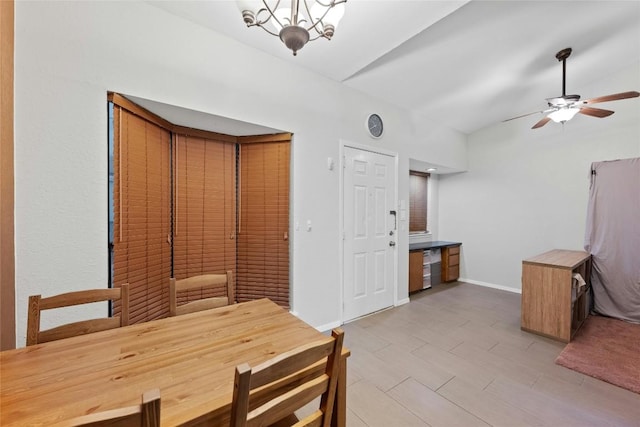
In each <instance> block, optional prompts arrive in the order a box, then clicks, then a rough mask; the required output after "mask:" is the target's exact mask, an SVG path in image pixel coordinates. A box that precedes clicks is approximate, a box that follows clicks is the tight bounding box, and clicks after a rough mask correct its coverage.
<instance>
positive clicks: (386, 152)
mask: <svg viewBox="0 0 640 427" xmlns="http://www.w3.org/2000/svg"><path fill="white" fill-rule="evenodd" d="M345 147H349V148H354V149H356V150H362V151H368V152H371V153H377V154H383V155H385V156H390V157H393V160H394V162H395V169H396V170H395V176H394V177H393V179H394V181H395V200H394V201H393V203H394V206H395V208H396V212H398V163H399V162H398V153H397V152H395V151H390V150H385V149H382V148H379V147H372V146H370V145H364V144H357V143H355V142H351V141H346V140H343V139H341V140H340V188H339V191H338V193H339V195H338V197H339V201H338V206H339V208H338V211H339V215H340V218H339V219H338V221H339V224H340V232H339V233H338V255H339V258H340V260H339V273H340V324H343V323H344V240H343V239H344V235H345V230H344V168H345V163H344V156H345V154H344V151H345ZM396 224H397V227H396V229H397V232H396V246H395V249H396V250H395V253H394V255H393V268H394V271H395V274H394V275H393V306H394V307H396V306H397V305H398V250H400V249H399V248H400V245H399V244H398V243H399V242H398V240H399V237H400V236H399V231H400V216H399V215H396Z"/></svg>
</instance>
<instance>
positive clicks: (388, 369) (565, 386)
mask: <svg viewBox="0 0 640 427" xmlns="http://www.w3.org/2000/svg"><path fill="white" fill-rule="evenodd" d="M344 330H345V344H346V345H347V347H348V348H349V349H350V350H351V352H352V356H351V357H350V358H349V361H348V381H347V407H348V412H347V425H348V426H349V427H359V426H369V427H378V426H379V427H395V426H434V427H435V426H447V427H451V426H465V427H466V426H489V425H490V426H508V427H514V426H553V427H556V426H640V395H638V394H635V393H632V392H629V391H626V390H624V389H621V388H618V387H616V386H613V385H610V384H607V383H605V382H602V381H599V380H596V379H594V378H591V377H588V376H585V375H582V374H580V373H577V372H574V371H572V370H569V369H566V368H563V367H561V366H558V365H556V364H555V363H554V360H555V358H556V356H557V355H558V354H559V353H560V352H561V351H562V349H563V348H564V344H562V343H559V342H555V341H553V340H550V339H546V338H543V337H539V336H537V335H534V334H530V333H526V332H522V331H520V295H519V294H514V293H510V292H504V291H499V290H494V289H489V288H484V287H480V286H475V285H470V284H465V283H459V282H456V283H452V284H443V285H439V286H437V287H434V288H433V289H430V290H425V291H422V292H419V293H417V294H415V295H412V296H411V302H410V303H409V304H405V305H403V306H400V307H397V308H393V309H390V310H386V311H382V312H380V313H376V314H373V315H371V316H368V317H365V318H362V319H359V320H357V321H354V322H351V323H348V324H345V325H344Z"/></svg>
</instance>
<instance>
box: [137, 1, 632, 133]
mask: <svg viewBox="0 0 640 427" xmlns="http://www.w3.org/2000/svg"><path fill="white" fill-rule="evenodd" d="M150 3H151V4H153V5H154V6H156V7H159V8H161V9H164V10H166V11H167V12H169V13H172V14H175V15H178V16H180V17H183V18H185V19H187V20H190V21H192V22H194V23H197V24H199V25H202V26H206V27H208V28H210V29H212V30H214V31H216V32H219V33H222V34H225V35H227V36H229V37H231V38H234V39H236V40H238V41H240V42H242V43H244V44H247V45H249V46H253V47H255V48H257V49H260V50H262V51H265V52H267V53H269V54H272V55H274V56H276V57H279V58H282V59H283V60H285V61H289V62H291V63H295V64H297V65H299V66H302V67H305V68H308V69H310V70H313V71H314V72H316V73H318V74H321V75H323V76H326V77H328V78H331V79H333V80H336V81H338V82H342V83H343V84H345V85H347V86H349V87H352V88H355V89H358V90H360V91H362V92H365V93H367V94H370V95H372V96H375V97H378V98H380V99H383V100H385V101H388V102H390V103H392V104H394V105H397V106H399V107H402V108H405V109H407V110H409V111H411V112H412V113H415V114H418V115H420V116H424V117H427V118H429V119H430V120H433V121H435V122H438V123H442V124H445V125H447V126H449V127H451V128H453V129H457V130H459V131H461V132H464V133H467V134H468V133H472V132H474V131H476V130H479V129H482V128H484V127H486V126H489V125H492V124H495V123H497V122H500V121H502V120H504V119H507V118H510V117H513V116H517V115H520V114H524V113H529V112H533V111H538V110H542V109H544V108H545V107H546V102H545V98H550V97H555V96H558V95H560V94H561V92H562V66H561V64H560V63H559V62H558V61H557V60H556V59H555V54H556V52H557V51H559V50H561V49H563V48H565V47H571V48H573V54H572V56H571V57H570V58H569V59H568V60H567V93H576V92H578V93H579V94H580V95H582V98H583V99H586V98H593V97H595V96H600V95H607V94H610V93H617V92H624V91H629V90H639V89H640V88H630V87H611V88H610V89H609V88H607V90H606V93H580V92H579V91H578V90H579V88H580V87H584V86H588V85H589V84H591V83H593V82H596V81H598V80H600V79H603V78H605V77H607V76H609V75H612V74H613V73H615V72H616V71H619V70H621V69H624V68H626V67H629V66H631V65H632V64H637V63H640V2H639V1H620V2H614V1H557V0H556V1H478V0H473V1H431V0H414V1H400V0H348V1H347V4H346V12H345V16H344V18H343V19H342V21H341V22H340V25H339V27H338V28H337V29H336V34H335V36H334V38H333V39H332V40H331V41H327V40H323V39H320V40H317V41H313V42H310V43H309V44H308V45H307V46H305V47H304V48H303V49H302V50H301V51H300V52H299V53H298V55H297V56H295V57H294V56H293V55H292V54H291V52H290V51H289V50H288V49H287V48H286V47H285V46H284V45H283V44H282V43H281V42H280V40H279V39H278V38H277V37H274V36H271V35H268V34H267V33H265V32H264V31H262V30H261V29H259V28H247V27H246V26H245V24H244V23H243V21H242V17H241V14H240V12H239V10H238V9H237V6H236V2H235V1H186V0H183V1H152V2H150ZM634 102H640V100H638V99H631V100H624V101H617V102H616V103H615V105H608V106H606V107H605V108H611V109H613V110H616V109H620V108H625V106H624V105H623V104H625V103H634ZM627 108H628V107H627ZM532 117H533V118H531V117H529V118H524V119H519V120H525V121H528V122H527V123H529V122H530V124H531V125H533V123H535V122H536V121H537V120H538V118H536V116H532Z"/></svg>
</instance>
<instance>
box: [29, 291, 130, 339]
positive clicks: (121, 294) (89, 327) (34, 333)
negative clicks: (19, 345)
mask: <svg viewBox="0 0 640 427" xmlns="http://www.w3.org/2000/svg"><path fill="white" fill-rule="evenodd" d="M118 300H119V301H120V315H119V316H114V317H105V318H101V319H90V320H83V321H79V322H74V323H68V324H66V325H61V326H58V327H55V328H51V329H47V330H44V331H41V330H40V313H41V312H42V311H43V310H51V309H54V308H62V307H69V306H72V305H79V304H88V303H94V302H100V301H118ZM128 324H129V285H128V284H123V285H121V286H120V287H118V288H111V289H90V290H86V291H76V292H68V293H65V294H60V295H54V296H52V297H48V298H42V296H40V295H32V296H30V297H29V312H28V314H27V345H35V344H39V343H43V342H48V341H54V340H59V339H62V338H68V337H73V336H76V335H84V334H88V333H91V332H98V331H104V330H107V329H113V328H118V327H120V326H126V325H128Z"/></svg>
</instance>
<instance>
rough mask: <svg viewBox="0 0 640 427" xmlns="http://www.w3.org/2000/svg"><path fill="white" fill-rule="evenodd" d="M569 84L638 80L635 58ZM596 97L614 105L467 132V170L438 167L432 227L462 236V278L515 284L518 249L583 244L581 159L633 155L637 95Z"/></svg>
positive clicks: (637, 83) (637, 148)
mask: <svg viewBox="0 0 640 427" xmlns="http://www.w3.org/2000/svg"><path fill="white" fill-rule="evenodd" d="M576 89H577V90H576V91H575V92H577V93H580V94H582V95H583V98H588V97H595V96H600V95H606V94H610V93H617V92H624V91H628V90H638V89H640V64H636V65H635V66H633V67H630V68H628V69H624V70H621V71H620V72H619V73H617V74H615V75H612V76H610V77H609V78H607V79H606V80H603V81H599V82H597V83H594V84H592V85H590V86H588V87H583V88H576ZM585 95H586V96H585ZM598 106H601V107H602V108H607V109H612V110H614V111H616V113H615V114H613V115H612V116H610V117H608V118H604V119H597V118H592V117H587V116H583V115H580V114H578V116H577V117H576V118H574V119H573V120H572V121H570V122H568V123H567V124H565V126H564V128H563V126H562V125H560V124H555V123H548V124H547V125H546V126H545V127H543V128H540V129H537V130H532V129H530V128H531V126H532V125H533V124H534V123H535V122H536V121H537V120H538V119H539V117H537V116H531V117H529V118H523V119H518V120H514V121H511V122H507V123H501V124H498V125H495V126H491V127H489V128H486V129H483V130H481V131H479V132H476V133H474V134H472V135H470V136H469V142H468V172H464V173H461V174H456V175H443V176H441V177H440V200H439V203H440V206H439V208H440V212H439V214H440V217H439V221H440V224H439V225H440V227H439V237H441V238H446V239H447V240H457V241H461V242H462V243H463V244H462V261H461V276H462V277H463V278H467V279H470V280H472V281H476V282H481V283H485V284H491V285H497V286H502V287H507V288H512V289H514V290H519V289H520V288H521V280H520V277H521V268H522V260H523V259H524V258H528V257H531V256H533V255H536V254H538V253H541V252H544V251H547V250H549V249H554V248H558V249H575V250H582V249H583V240H584V230H585V220H586V212H587V201H588V195H589V178H588V176H589V171H590V164H591V163H592V162H596V161H602V160H612V159H620V158H631V157H638V156H640V99H629V100H624V101H617V102H612V103H608V104H600V105H594V107H598ZM517 113H518V112H517V111H514V115H515V114H517Z"/></svg>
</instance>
